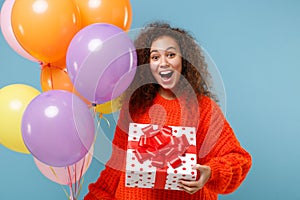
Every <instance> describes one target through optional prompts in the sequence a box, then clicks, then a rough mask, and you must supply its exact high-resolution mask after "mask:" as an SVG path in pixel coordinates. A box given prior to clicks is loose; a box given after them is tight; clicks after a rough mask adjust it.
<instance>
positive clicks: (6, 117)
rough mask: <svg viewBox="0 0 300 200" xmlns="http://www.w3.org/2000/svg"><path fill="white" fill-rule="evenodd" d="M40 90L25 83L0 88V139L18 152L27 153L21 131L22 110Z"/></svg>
mask: <svg viewBox="0 0 300 200" xmlns="http://www.w3.org/2000/svg"><path fill="white" fill-rule="evenodd" d="M39 94H40V92H39V91H38V90H37V89H35V88H33V87H31V86H29V85H25V84H12V85H8V86H5V87H3V88H2V89H1V90H0V110H1V112H0V141H1V143H2V145H4V146H5V147H7V148H8V149H11V150H13V151H16V152H19V153H26V154H29V151H28V149H27V147H26V146H25V144H24V141H23V138H22V133H21V122H22V117H23V114H24V111H25V109H26V107H27V106H28V104H29V103H30V102H31V100H32V99H33V98H35V97H36V96H38V95H39Z"/></svg>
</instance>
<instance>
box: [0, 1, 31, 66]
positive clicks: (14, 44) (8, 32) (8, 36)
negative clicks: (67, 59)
mask: <svg viewBox="0 0 300 200" xmlns="http://www.w3.org/2000/svg"><path fill="white" fill-rule="evenodd" d="M14 3H15V0H6V1H4V3H3V5H2V9H1V20H0V21H1V30H2V33H3V36H4V38H5V40H6V42H7V43H8V44H9V46H10V47H11V48H12V49H13V50H14V51H15V52H17V53H18V54H19V55H21V56H23V57H24V58H26V59H28V60H31V61H37V59H35V58H34V57H32V56H31V55H30V54H29V53H28V52H27V51H25V50H24V49H23V47H22V46H21V45H20V44H19V42H18V41H17V39H16V37H15V35H14V32H13V30H12V26H11V11H12V8H13V5H14Z"/></svg>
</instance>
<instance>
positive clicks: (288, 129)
mask: <svg viewBox="0 0 300 200" xmlns="http://www.w3.org/2000/svg"><path fill="white" fill-rule="evenodd" d="M3 2H4V0H0V5H1V6H2V4H3ZM131 6H132V24H131V28H132V29H134V28H140V27H142V26H143V25H144V24H145V23H147V22H149V21H151V20H156V19H162V20H166V21H168V22H170V23H171V24H173V25H176V26H180V27H183V28H185V29H187V30H189V31H191V32H192V33H193V35H194V36H195V37H196V39H197V40H198V42H199V43H200V44H201V45H202V46H203V47H204V48H205V49H206V50H207V52H208V53H209V54H210V56H211V57H212V59H213V60H214V62H215V64H216V65H217V66H218V69H219V71H220V74H221V76H222V79H223V81H224V85H225V89H226V97H227V98H226V102H227V103H226V116H227V119H228V121H229V122H230V123H231V125H232V127H233V129H234V130H235V133H236V135H237V137H238V139H239V140H240V142H241V144H242V145H243V146H244V147H245V148H246V149H247V150H248V151H249V152H250V153H251V155H252V157H253V166H252V168H251V171H250V173H249V174H248V176H247V178H246V180H245V181H244V182H243V184H242V185H241V186H240V188H239V189H238V190H236V191H235V192H234V193H233V194H230V195H225V196H223V195H220V199H222V200H229V199H233V200H253V199H256V200H275V199H278V200H281V199H289V200H296V199H300V193H299V189H300V181H299V178H300V175H299V169H300V145H299V142H300V128H299V124H300V116H299V112H300V104H299V102H300V89H299V86H300V78H299V74H300V1H298V0H266V1H259V0H251V1H249V0H227V1H217V0H210V1H204V0H190V1H174V0H173V1H171V0H164V1H162V0H151V1H141V0H131ZM36 28H37V30H38V28H39V27H36ZM39 78H40V69H39V65H38V64H37V63H34V62H32V61H29V60H26V59H25V58H23V57H21V56H19V55H18V54H17V53H16V52H14V51H13V50H12V49H11V48H10V47H9V45H8V44H7V43H6V41H5V40H4V37H3V35H2V34H0V88H2V87H4V86H6V85H10V84H14V83H22V84H28V85H31V86H33V87H35V88H37V89H39V90H41V87H40V82H39V81H40V79H39ZM0 112H1V111H0ZM108 117H109V119H110V120H112V121H113V119H112V118H110V117H111V116H108ZM104 132H105V133H104V134H105V135H106V136H108V138H112V136H113V125H112V127H111V128H104ZM99 146H101V144H100V145H99ZM97 151H98V153H99V154H101V153H102V154H103V155H102V156H103V159H102V160H105V159H106V158H107V157H108V156H109V154H110V151H109V150H108V148H106V147H105V145H103V146H101V148H100V149H98V150H97ZM102 169H103V164H102V163H101V162H99V161H98V160H97V159H94V160H93V162H92V164H91V166H90V168H89V169H88V171H87V173H86V175H85V180H84V184H83V189H82V192H81V195H80V199H82V198H83V196H84V195H85V194H86V193H87V186H88V184H89V183H90V182H94V181H95V180H96V179H97V177H98V175H99V172H100V171H101V170H102ZM0 199H1V200H17V199H32V200H38V199H43V200H50V199H51V200H53V199H59V200H60V199H61V200H63V199H67V198H66V196H65V194H64V192H63V189H62V187H61V186H60V185H58V184H57V183H54V182H52V181H50V180H49V179H47V178H46V177H44V176H43V175H42V174H41V173H40V171H39V170H38V169H37V167H36V166H35V164H34V162H33V158H32V156H31V155H28V154H21V153H16V152H13V151H11V150H9V149H7V148H5V147H4V146H1V145H0Z"/></svg>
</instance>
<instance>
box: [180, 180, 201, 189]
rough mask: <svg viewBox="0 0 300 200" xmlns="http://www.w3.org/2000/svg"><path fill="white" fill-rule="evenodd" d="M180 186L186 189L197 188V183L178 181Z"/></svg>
mask: <svg viewBox="0 0 300 200" xmlns="http://www.w3.org/2000/svg"><path fill="white" fill-rule="evenodd" d="M179 183H180V184H182V185H184V186H187V187H197V185H198V181H185V180H180V181H179Z"/></svg>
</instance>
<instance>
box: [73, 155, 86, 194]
mask: <svg viewBox="0 0 300 200" xmlns="http://www.w3.org/2000/svg"><path fill="white" fill-rule="evenodd" d="M85 162H86V160H85V157H84V158H83V164H82V165H81V169H80V175H79V179H78V184H77V186H75V188H76V192H75V194H76V198H77V197H78V196H79V194H80V190H81V188H82V183H83V182H82V181H81V180H82V177H83V169H84V167H85ZM75 166H76V165H75ZM75 174H76V172H75ZM75 177H76V176H75Z"/></svg>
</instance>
